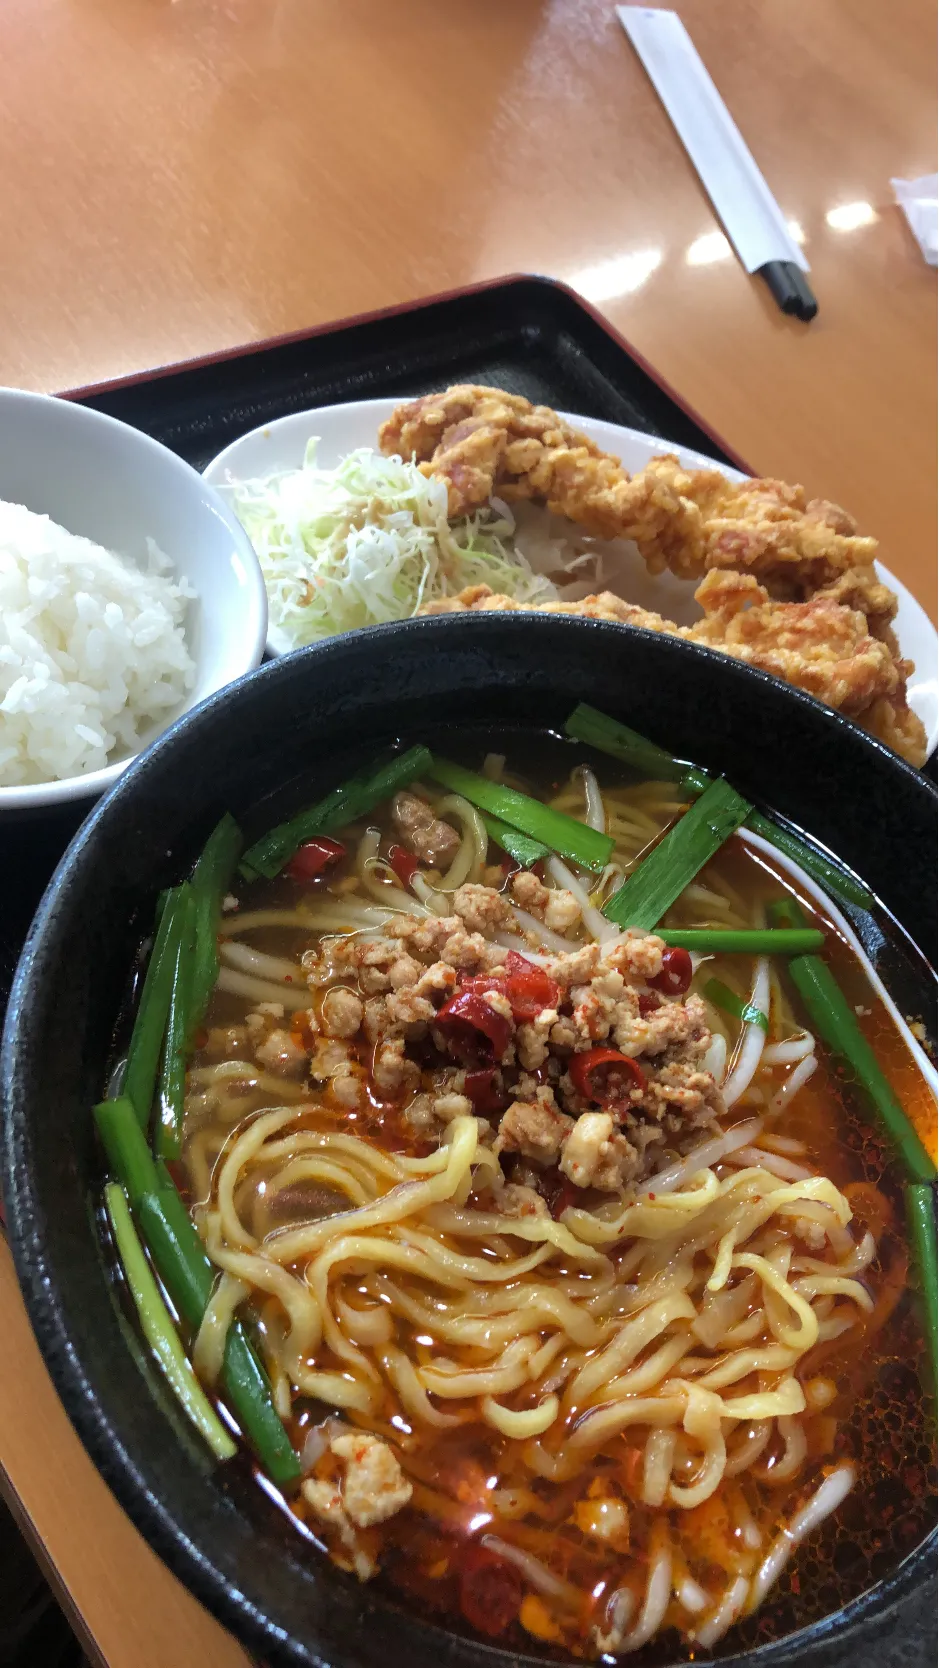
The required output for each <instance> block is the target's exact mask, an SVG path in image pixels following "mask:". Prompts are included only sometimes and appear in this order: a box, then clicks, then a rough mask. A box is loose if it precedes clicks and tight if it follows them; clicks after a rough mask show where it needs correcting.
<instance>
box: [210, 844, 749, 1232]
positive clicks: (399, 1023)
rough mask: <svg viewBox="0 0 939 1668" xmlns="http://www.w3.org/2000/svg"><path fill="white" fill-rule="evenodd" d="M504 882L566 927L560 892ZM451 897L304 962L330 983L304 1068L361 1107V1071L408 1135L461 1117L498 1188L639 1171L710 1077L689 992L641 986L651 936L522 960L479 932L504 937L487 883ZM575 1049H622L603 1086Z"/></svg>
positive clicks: (687, 1130) (673, 1149) (649, 965)
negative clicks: (495, 1169)
mask: <svg viewBox="0 0 939 1668" xmlns="http://www.w3.org/2000/svg"><path fill="white" fill-rule="evenodd" d="M511 884H512V896H513V897H514V898H515V900H516V902H517V903H518V905H519V906H520V907H521V908H523V909H524V910H526V911H527V912H528V913H529V914H530V915H532V916H534V917H535V918H536V919H538V920H543V921H544V922H545V925H546V926H547V925H548V924H549V922H548V913H549V907H550V906H551V905H552V904H554V905H555V906H558V905H559V906H560V909H561V914H560V915H555V917H554V921H555V925H554V926H552V927H551V930H552V931H557V930H558V929H559V927H561V926H566V925H567V924H568V922H569V923H570V924H573V923H574V920H575V917H574V913H573V910H570V911H569V914H568V915H567V916H566V915H565V913H564V912H565V910H567V909H568V906H567V905H566V903H565V899H566V898H569V897H570V894H566V893H563V892H561V891H558V890H552V889H551V888H549V887H546V886H544V884H543V883H542V882H541V881H540V880H539V879H538V876H537V875H534V874H531V873H528V872H523V873H521V874H516V875H515V876H514V877H513V880H512V883H511ZM571 902H572V903H573V904H574V905H576V899H571ZM452 907H453V911H454V913H453V914H452V915H446V916H417V915H403V914H402V915H396V916H395V917H393V918H392V919H391V920H389V921H387V922H385V924H384V926H383V928H382V930H381V933H380V935H378V936H377V937H375V938H370V939H364V940H363V939H362V938H361V937H359V936H357V935H350V936H349V938H347V939H344V940H341V941H340V942H339V943H338V944H337V943H336V941H335V940H333V941H332V942H331V944H327V945H324V947H323V949H322V951H321V953H320V955H319V957H317V956H315V955H313V954H312V953H311V954H310V955H309V956H308V957H307V958H305V962H304V965H305V968H306V972H307V976H308V979H309V982H310V985H311V987H313V988H317V987H320V988H321V987H322V984H323V983H324V982H327V981H326V979H325V977H324V969H325V967H326V965H327V963H328V965H329V967H330V968H331V969H332V976H333V977H334V978H335V977H336V975H337V974H338V975H339V977H341V978H342V980H343V981H344V982H343V984H342V985H341V986H334V987H333V988H332V989H330V990H328V991H327V993H326V994H325V996H324V997H323V999H322V1006H321V1009H320V1010H319V1012H320V1030H321V1031H322V1032H323V1033H325V1035H320V1036H317V1037H316V1040H315V1046H314V1052H313V1058H312V1061H311V1063H310V1068H309V1069H310V1074H311V1075H312V1076H313V1077H314V1078H316V1079H319V1080H320V1081H328V1082H329V1084H330V1090H329V1093H330V1094H331V1095H332V1096H333V1097H334V1098H336V1099H338V1100H339V1101H340V1103H341V1104H348V1105H350V1106H351V1105H361V1104H362V1096H363V1092H364V1088H365V1086H366V1084H367V1077H368V1070H369V1069H370V1071H371V1081H372V1087H373V1094H375V1095H377V1097H378V1099H379V1100H380V1101H386V1102H394V1103H395V1104H396V1105H398V1107H399V1108H400V1110H401V1112H402V1113H403V1116H404V1118H405V1121H406V1124H407V1126H408V1127H409V1128H410V1129H411V1130H412V1131H414V1132H415V1133H418V1132H420V1134H421V1136H422V1138H431V1139H432V1138H433V1137H434V1136H436V1137H437V1139H442V1138H443V1135H444V1131H445V1129H446V1126H447V1124H449V1123H450V1122H451V1121H452V1119H453V1118H455V1117H457V1116H459V1115H463V1116H466V1115H469V1114H470V1113H472V1114H473V1115H475V1116H476V1117H477V1119H478V1120H479V1123H480V1129H481V1132H482V1133H483V1135H484V1137H485V1140H486V1142H487V1143H488V1142H490V1141H492V1142H493V1145H494V1150H495V1151H496V1153H497V1154H498V1155H499V1156H500V1159H501V1162H502V1167H503V1170H504V1172H505V1173H506V1176H507V1185H509V1186H516V1185H525V1186H527V1187H529V1188H531V1187H532V1186H534V1190H535V1191H536V1192H538V1190H539V1188H543V1189H544V1191H543V1193H542V1194H541V1195H540V1196H541V1197H542V1199H543V1200H544V1199H547V1200H548V1202H549V1203H550V1200H551V1198H552V1197H553V1194H552V1191H551V1189H552V1187H553V1188H554V1191H555V1192H556V1191H557V1188H558V1186H559V1185H561V1183H560V1182H559V1180H558V1178H562V1179H563V1185H571V1184H572V1185H573V1186H575V1187H578V1188H585V1189H596V1190H598V1191H600V1192H624V1191H625V1190H627V1189H629V1188H631V1187H636V1186H639V1185H641V1184H642V1182H643V1181H644V1180H645V1179H646V1177H648V1176H650V1175H652V1174H654V1172H655V1170H656V1169H657V1168H661V1167H662V1166H663V1165H664V1164H667V1163H668V1162H670V1161H672V1160H673V1158H674V1157H675V1156H676V1154H680V1153H681V1152H683V1151H684V1150H686V1149H687V1148H688V1147H689V1146H691V1145H693V1144H694V1141H695V1139H697V1138H699V1137H696V1134H695V1132H696V1131H700V1130H701V1129H703V1128H704V1127H706V1126H708V1125H709V1124H711V1123H712V1122H713V1120H714V1119H715V1118H716V1117H717V1116H719V1115H720V1113H721V1112H722V1111H723V1105H722V1102H721V1097H720V1091H719V1089H718V1087H717V1085H716V1084H715V1081H714V1078H713V1077H712V1076H711V1074H710V1073H709V1072H707V1071H705V1070H704V1069H703V1058H704V1054H705V1052H706V1050H707V1047H708V1044H709V1042H710V1033H709V1031H708V1028H707V1019H706V1009H705V1006H704V1003H703V1002H702V1001H701V999H700V997H698V996H696V995H688V996H686V997H685V998H684V999H677V998H675V999H673V998H669V997H663V996H662V995H661V994H660V993H659V992H658V991H656V990H654V989H650V988H649V981H650V980H652V979H655V978H656V977H657V976H658V974H659V973H660V972H661V969H662V954H663V950H664V944H663V942H662V940H661V939H660V938H658V937H657V936H656V935H655V934H654V933H647V932H641V931H639V930H631V931H628V932H626V933H623V934H620V935H617V937H616V938H615V939H613V940H612V941H611V942H610V943H608V944H604V945H602V946H601V945H599V944H596V943H588V944H581V945H576V944H572V945H571V948H570V951H567V952H564V953H561V954H553V955H546V954H544V953H543V952H539V953H538V955H537V957H536V959H535V960H534V961H532V960H529V959H528V958H527V957H526V955H525V954H524V953H520V952H518V951H514V950H507V949H505V948H503V947H502V946H500V945H499V944H498V943H495V942H494V935H495V934H496V933H497V932H498V933H500V934H501V933H503V932H505V931H510V932H511V933H512V936H513V938H514V939H515V942H516V943H518V942H520V940H519V936H518V931H517V923H516V921H515V917H514V916H513V914H512V908H511V905H510V902H509V899H508V897H507V895H506V894H505V893H502V892H498V891H496V890H495V889H494V888H493V887H490V886H482V885H478V884H475V883H471V882H467V883H466V884H464V885H462V886H459V887H458V888H457V889H456V891H455V892H454V894H453V904H452ZM546 998H547V1001H546ZM445 1007H446V1009H447V1012H446V1014H442V1013H441V1010H442V1009H443V1008H445ZM487 1015H488V1016H489V1017H488V1019H487V1018H486V1016H487ZM438 1019H439V1023H438ZM265 1023H266V1027H267V1035H266V1036H265V1037H264V1038H263V1039H260V1038H259V1039H252V1045H253V1046H254V1047H255V1048H256V1047H257V1046H258V1044H259V1043H260V1044H261V1046H263V1047H264V1048H265V1050H266V1053H267V1056H268V1057H269V1059H270V1062H271V1066H272V1067H273V1069H278V1070H281V1071H287V1072H296V1073H298V1074H302V1072H303V1071H304V1070H305V1061H306V1056H304V1055H302V1052H301V1053H300V1058H299V1060H297V1059H296V1057H295V1055H294V1054H293V1052H292V1050H293V1049H294V1048H296V1047H297V1045H296V1039H295V1038H294V1039H290V1038H289V1037H288V1033H287V1032H286V1031H284V1030H283V1029H282V1028H281V1027H280V1026H278V1025H277V1022H276V1019H275V1018H274V1017H273V1016H272V1017H271V1018H270V1019H268V1020H266V1022H265ZM313 1030H315V1027H314V1026H311V1031H313ZM284 1038H287V1040H288V1042H290V1043H291V1048H290V1049H288V1048H287V1047H286V1045H285V1043H284ZM358 1038H364V1041H365V1042H366V1043H367V1044H368V1045H370V1047H369V1051H368V1056H367V1065H366V1064H363V1063H362V1058H363V1057H362V1056H361V1055H360V1056H359V1057H358V1059H357V1058H356V1056H355V1050H356V1049H358V1050H360V1051H361V1050H362V1049H363V1047H364V1043H363V1042H362V1041H356V1040H355V1039H358ZM213 1043H214V1046H215V1048H216V1050H217V1052H218V1054H219V1055H220V1056H224V1054H225V1053H226V1052H228V1051H230V1050H234V1049H237V1048H239V1047H240V1046H242V1044H241V1039H240V1038H235V1037H228V1036H222V1035H220V1036H219V1037H218V1039H217V1041H216V1039H215V1038H214V1037H213ZM591 1053H593V1054H594V1055H596V1056H597V1057H598V1058H599V1056H600V1055H604V1057H605V1059H606V1060H607V1062H609V1059H610V1055H611V1054H612V1056H613V1063H614V1066H615V1063H616V1060H617V1058H618V1057H622V1056H625V1062H624V1063H623V1064H622V1065H621V1066H620V1068H619V1069H620V1078H621V1081H620V1082H619V1085H618V1087H616V1085H614V1086H613V1087H612V1088H611V1086H610V1083H609V1081H608V1079H607V1077H606V1076H605V1072H608V1071H609V1064H607V1065H606V1066H605V1067H601V1070H600V1072H599V1074H598V1075H592V1073H593V1067H592V1064H590V1063H587V1064H585V1062H584V1056H586V1055H588V1054H591ZM578 1057H580V1058H579V1060H578ZM627 1068H628V1069H627ZM623 1072H625V1073H626V1076H625V1077H623V1076H622V1074H623ZM614 1089H615V1092H614ZM552 1176H553V1177H554V1178H555V1179H554V1181H553V1182H552V1181H551V1177H552Z"/></svg>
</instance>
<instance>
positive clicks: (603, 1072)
mask: <svg viewBox="0 0 939 1668" xmlns="http://www.w3.org/2000/svg"><path fill="white" fill-rule="evenodd" d="M567 1069H568V1071H569V1072H570V1074H571V1081H572V1083H573V1085H574V1088H575V1089H576V1090H577V1091H578V1093H580V1094H582V1095H584V1096H585V1097H586V1099H587V1100H595V1101H598V1102H599V1103H600V1104H601V1105H602V1106H605V1107H606V1109H607V1111H609V1112H624V1111H626V1110H627V1108H628V1107H629V1106H631V1104H632V1097H631V1093H630V1091H631V1090H633V1089H644V1088H645V1086H646V1080H645V1076H644V1074H643V1071H642V1067H641V1066H640V1065H639V1064H638V1063H637V1062H636V1061H635V1060H633V1059H631V1058H630V1056H629V1055H628V1054H621V1053H620V1052H619V1049H617V1048H588V1049H587V1051H586V1053H584V1054H574V1055H572V1056H571V1060H570V1063H569V1065H568V1068H567Z"/></svg>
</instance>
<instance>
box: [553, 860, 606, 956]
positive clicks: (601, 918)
mask: <svg viewBox="0 0 939 1668" xmlns="http://www.w3.org/2000/svg"><path fill="white" fill-rule="evenodd" d="M545 868H546V869H547V871H548V874H549V875H550V876H551V878H552V879H553V880H556V881H557V884H558V885H559V886H562V887H566V888H567V890H568V892H572V893H573V895H574V897H575V898H576V899H577V902H578V903H579V904H580V913H581V915H582V916H583V921H584V926H585V927H586V928H587V931H588V932H589V934H590V936H591V938H595V939H596V941H597V943H598V944H605V943H607V942H608V940H609V939H611V938H618V937H619V936H620V931H619V928H618V927H617V926H615V925H614V923H613V922H612V921H608V920H607V918H606V916H605V915H601V914H600V911H599V909H595V908H594V905H593V904H592V903H591V902H590V897H589V894H588V892H587V889H586V887H585V886H584V885H583V884H582V883H581V882H580V881H579V880H578V879H577V878H576V876H575V875H572V874H571V871H570V869H569V868H568V867H567V864H566V863H562V862H561V859H560V857H554V856H551V857H548V858H546V860H545Z"/></svg>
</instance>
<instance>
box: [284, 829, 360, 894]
mask: <svg viewBox="0 0 939 1668" xmlns="http://www.w3.org/2000/svg"><path fill="white" fill-rule="evenodd" d="M345 855H346V848H345V846H344V845H341V844H340V842H339V841H338V840H330V839H328V838H327V836H326V835H325V834H324V835H323V837H322V839H320V840H307V841H305V843H304V844H303V845H302V846H298V847H297V850H296V851H295V852H294V854H293V856H292V857H291V859H290V862H289V863H288V864H287V866H286V869H285V871H284V872H285V874H288V875H289V876H290V878H291V880H299V881H300V883H301V885H302V884H303V882H304V881H307V880H315V879H316V877H317V875H319V874H322V872H323V870H324V869H325V868H326V866H327V864H328V863H335V862H337V861H338V859H339V858H340V857H345Z"/></svg>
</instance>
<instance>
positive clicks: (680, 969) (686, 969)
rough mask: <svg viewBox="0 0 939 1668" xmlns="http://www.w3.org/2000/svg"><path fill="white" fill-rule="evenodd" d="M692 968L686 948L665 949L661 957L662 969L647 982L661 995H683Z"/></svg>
mask: <svg viewBox="0 0 939 1668" xmlns="http://www.w3.org/2000/svg"><path fill="white" fill-rule="evenodd" d="M693 972H694V968H693V967H692V965H691V957H690V955H689V954H688V951H687V950H679V949H674V950H666V951H665V954H664V955H663V957H662V971H661V973H657V974H656V976H655V978H654V979H650V980H649V983H650V985H651V986H652V987H653V989H654V990H660V991H661V992H662V994H663V996H684V994H685V991H686V990H687V989H688V986H689V985H690V983H691V975H692V973H693Z"/></svg>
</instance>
